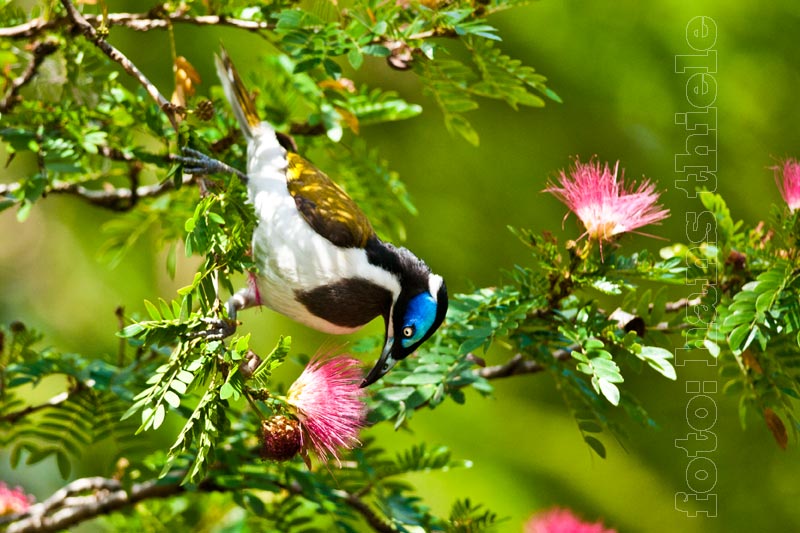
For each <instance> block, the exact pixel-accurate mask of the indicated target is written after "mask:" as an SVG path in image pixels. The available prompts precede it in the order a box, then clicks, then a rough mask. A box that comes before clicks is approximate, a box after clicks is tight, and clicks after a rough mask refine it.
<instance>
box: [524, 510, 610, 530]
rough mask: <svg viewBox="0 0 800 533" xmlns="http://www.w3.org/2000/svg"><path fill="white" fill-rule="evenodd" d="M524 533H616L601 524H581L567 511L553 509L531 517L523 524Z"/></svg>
mask: <svg viewBox="0 0 800 533" xmlns="http://www.w3.org/2000/svg"><path fill="white" fill-rule="evenodd" d="M525 533H617V532H616V530H614V529H607V528H606V527H605V526H604V525H603V524H602V523H600V522H597V523H594V524H589V523H587V522H583V521H582V520H581V519H580V518H578V517H577V516H575V514H574V513H573V512H572V511H570V510H569V509H560V508H558V507H554V508H552V509H550V510H549V511H545V512H543V513H539V514H537V515H535V516H533V517H532V518H531V519H530V520H528V522H527V523H526V524H525Z"/></svg>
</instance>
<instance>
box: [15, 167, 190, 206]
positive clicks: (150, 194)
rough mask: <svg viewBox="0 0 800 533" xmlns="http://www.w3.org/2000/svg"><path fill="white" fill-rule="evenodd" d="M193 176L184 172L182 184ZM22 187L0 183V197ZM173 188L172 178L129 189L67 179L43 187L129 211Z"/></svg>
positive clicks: (54, 192) (188, 182)
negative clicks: (144, 200)
mask: <svg viewBox="0 0 800 533" xmlns="http://www.w3.org/2000/svg"><path fill="white" fill-rule="evenodd" d="M194 181H195V176H193V175H190V174H185V175H184V176H183V182H182V184H183V185H189V184H191V183H194ZM21 187H22V185H21V184H20V183H7V184H6V183H0V197H2V196H4V195H9V194H13V193H14V192H16V191H17V190H19V189H20V188H21ZM173 188H174V183H173V181H172V180H165V181H162V182H161V183H156V184H153V185H141V186H139V187H132V188H130V189H128V188H125V187H116V188H109V189H89V188H87V187H84V186H83V185H81V184H80V183H75V182H69V181H53V182H52V183H51V184H50V185H49V186H47V188H46V189H45V194H72V195H74V196H77V197H79V198H81V199H83V200H86V201H87V202H89V203H90V204H92V205H96V206H98V207H103V208H105V209H110V210H111V211H118V212H124V211H130V210H131V209H133V207H134V206H135V205H136V202H137V201H138V200H140V199H142V198H154V197H156V196H161V195H162V194H164V193H166V192H168V191H171V190H172V189H173Z"/></svg>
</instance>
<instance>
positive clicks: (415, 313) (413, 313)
mask: <svg viewBox="0 0 800 533" xmlns="http://www.w3.org/2000/svg"><path fill="white" fill-rule="evenodd" d="M404 318H405V319H404V320H403V330H402V340H401V341H400V342H401V344H402V345H403V347H404V348H408V347H409V346H412V345H413V344H415V343H417V342H419V341H420V340H422V337H424V336H425V334H426V333H427V332H428V330H429V329H431V326H432V325H433V321H434V320H436V300H434V299H433V296H431V295H430V293H427V292H423V293H422V294H418V295H416V296H414V297H413V298H412V299H411V301H410V302H408V309H406V316H405V317H404ZM408 333H411V335H410V336H409V335H407V334H408Z"/></svg>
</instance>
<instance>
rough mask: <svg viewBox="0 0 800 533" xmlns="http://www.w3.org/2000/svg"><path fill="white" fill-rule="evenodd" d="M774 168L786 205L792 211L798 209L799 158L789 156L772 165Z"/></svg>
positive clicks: (799, 204) (799, 203)
mask: <svg viewBox="0 0 800 533" xmlns="http://www.w3.org/2000/svg"><path fill="white" fill-rule="evenodd" d="M772 170H774V171H775V183H777V184H778V189H780V191H781V196H783V199H784V201H785V202H786V205H788V206H789V209H790V210H791V211H792V212H794V211H796V210H797V208H798V207H800V163H799V162H798V161H797V159H793V158H789V159H786V160H785V161H783V163H781V164H780V165H778V166H774V167H772Z"/></svg>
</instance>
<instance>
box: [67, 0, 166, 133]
mask: <svg viewBox="0 0 800 533" xmlns="http://www.w3.org/2000/svg"><path fill="white" fill-rule="evenodd" d="M61 5H63V6H64V9H66V10H67V15H68V16H69V19H70V20H71V21H72V24H73V25H74V26H75V28H76V29H78V30H79V31H80V32H81V33H82V34H83V35H84V37H86V38H87V39H88V40H89V41H91V42H92V43H94V45H95V46H97V47H98V48H99V49H100V50H102V51H103V53H105V54H106V55H107V56H108V57H109V58H111V60H113V61H116V62H117V63H119V64H120V66H122V68H123V69H124V70H125V72H127V73H128V74H130V75H131V76H132V77H133V78H134V79H136V81H138V82H139V83H140V84H141V85H142V87H144V89H145V91H147V94H149V95H150V97H151V98H152V99H153V100H155V102H156V103H157V104H158V107H159V108H160V109H161V111H163V112H164V114H165V115H166V116H167V118H168V119H169V121H170V124H172V127H173V128H174V129H175V131H176V132H177V131H178V119H177V116H176V113H175V107H174V106H173V105H172V104H171V103H170V102H169V100H167V99H166V98H164V95H163V94H161V93H160V92H159V90H158V88H157V87H156V86H155V85H153V83H152V82H151V81H150V80H149V79H147V76H145V75H144V74H143V73H142V71H140V70H139V68H138V67H137V66H136V65H134V64H133V63H132V62H131V60H130V59H128V58H127V57H126V56H125V54H123V53H122V52H120V51H119V50H117V49H116V48H115V47H113V46H112V45H110V44H109V43H108V41H106V40H105V39H104V38H103V36H101V35H100V34H99V33H98V32H97V30H96V29H95V28H94V26H92V25H91V24H90V23H89V21H87V20H86V18H85V17H84V16H83V15H81V14H80V12H79V11H78V10H77V9H76V8H75V6H74V5H73V4H72V2H71V1H70V0H61Z"/></svg>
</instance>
